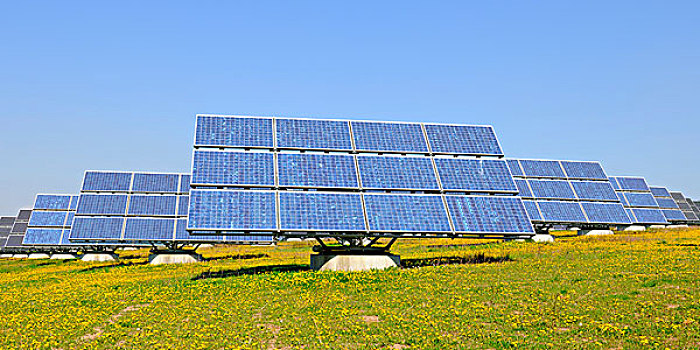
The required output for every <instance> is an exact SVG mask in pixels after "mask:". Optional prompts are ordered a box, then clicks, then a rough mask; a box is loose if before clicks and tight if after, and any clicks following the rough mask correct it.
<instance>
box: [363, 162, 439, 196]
mask: <svg viewBox="0 0 700 350" xmlns="http://www.w3.org/2000/svg"><path fill="white" fill-rule="evenodd" d="M357 164H358V166H359V170H360V178H361V180H362V187H363V188H365V189H388V190H391V189H415V190H437V189H439V188H440V187H439V186H438V183H437V179H436V177H435V169H433V162H432V161H431V160H430V158H428V157H403V156H402V157H386V156H358V157H357Z"/></svg>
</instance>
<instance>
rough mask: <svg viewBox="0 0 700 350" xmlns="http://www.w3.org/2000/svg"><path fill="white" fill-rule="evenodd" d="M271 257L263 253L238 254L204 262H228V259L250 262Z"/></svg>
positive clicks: (206, 259) (205, 259) (207, 259)
mask: <svg viewBox="0 0 700 350" xmlns="http://www.w3.org/2000/svg"><path fill="white" fill-rule="evenodd" d="M269 257H270V256H269V255H267V254H263V253H258V254H237V255H226V256H217V257H213V258H204V259H202V261H215V260H226V259H235V260H250V259H260V258H269Z"/></svg>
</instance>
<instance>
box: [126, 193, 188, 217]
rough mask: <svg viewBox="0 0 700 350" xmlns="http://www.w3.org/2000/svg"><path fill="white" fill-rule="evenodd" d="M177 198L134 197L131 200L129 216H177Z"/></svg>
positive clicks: (158, 196) (160, 196)
mask: <svg viewBox="0 0 700 350" xmlns="http://www.w3.org/2000/svg"><path fill="white" fill-rule="evenodd" d="M176 206H177V196H166V195H150V196H149V195H132V196H131V197H130V199H129V212H128V214H129V215H136V216H175V209H176Z"/></svg>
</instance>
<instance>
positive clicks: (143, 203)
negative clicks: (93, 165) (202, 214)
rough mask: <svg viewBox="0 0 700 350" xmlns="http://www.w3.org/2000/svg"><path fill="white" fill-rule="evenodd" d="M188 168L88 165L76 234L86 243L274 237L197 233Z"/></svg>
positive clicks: (265, 239) (256, 241) (253, 240)
mask: <svg viewBox="0 0 700 350" xmlns="http://www.w3.org/2000/svg"><path fill="white" fill-rule="evenodd" d="M189 183H190V175H188V174H170V173H141V172H112V171H87V172H86V173H85V177H84V180H83V186H82V189H81V192H80V197H79V199H78V202H77V208H76V212H75V219H74V220H73V224H72V228H71V230H70V240H71V241H73V242H81V243H109V244H128V245H133V244H145V243H149V244H175V243H182V244H185V243H238V244H242V243H246V244H263V243H271V242H272V237H270V236H266V237H254V238H252V237H240V236H235V237H223V236H216V235H200V236H191V235H190V234H189V233H188V232H187V231H186V230H185V228H186V226H187V220H188V208H189V202H190V197H189V195H188V194H189Z"/></svg>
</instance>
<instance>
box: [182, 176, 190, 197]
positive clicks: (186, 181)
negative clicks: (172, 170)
mask: <svg viewBox="0 0 700 350" xmlns="http://www.w3.org/2000/svg"><path fill="white" fill-rule="evenodd" d="M191 179H192V176H191V175H182V176H180V193H189V192H190V180H191Z"/></svg>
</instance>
